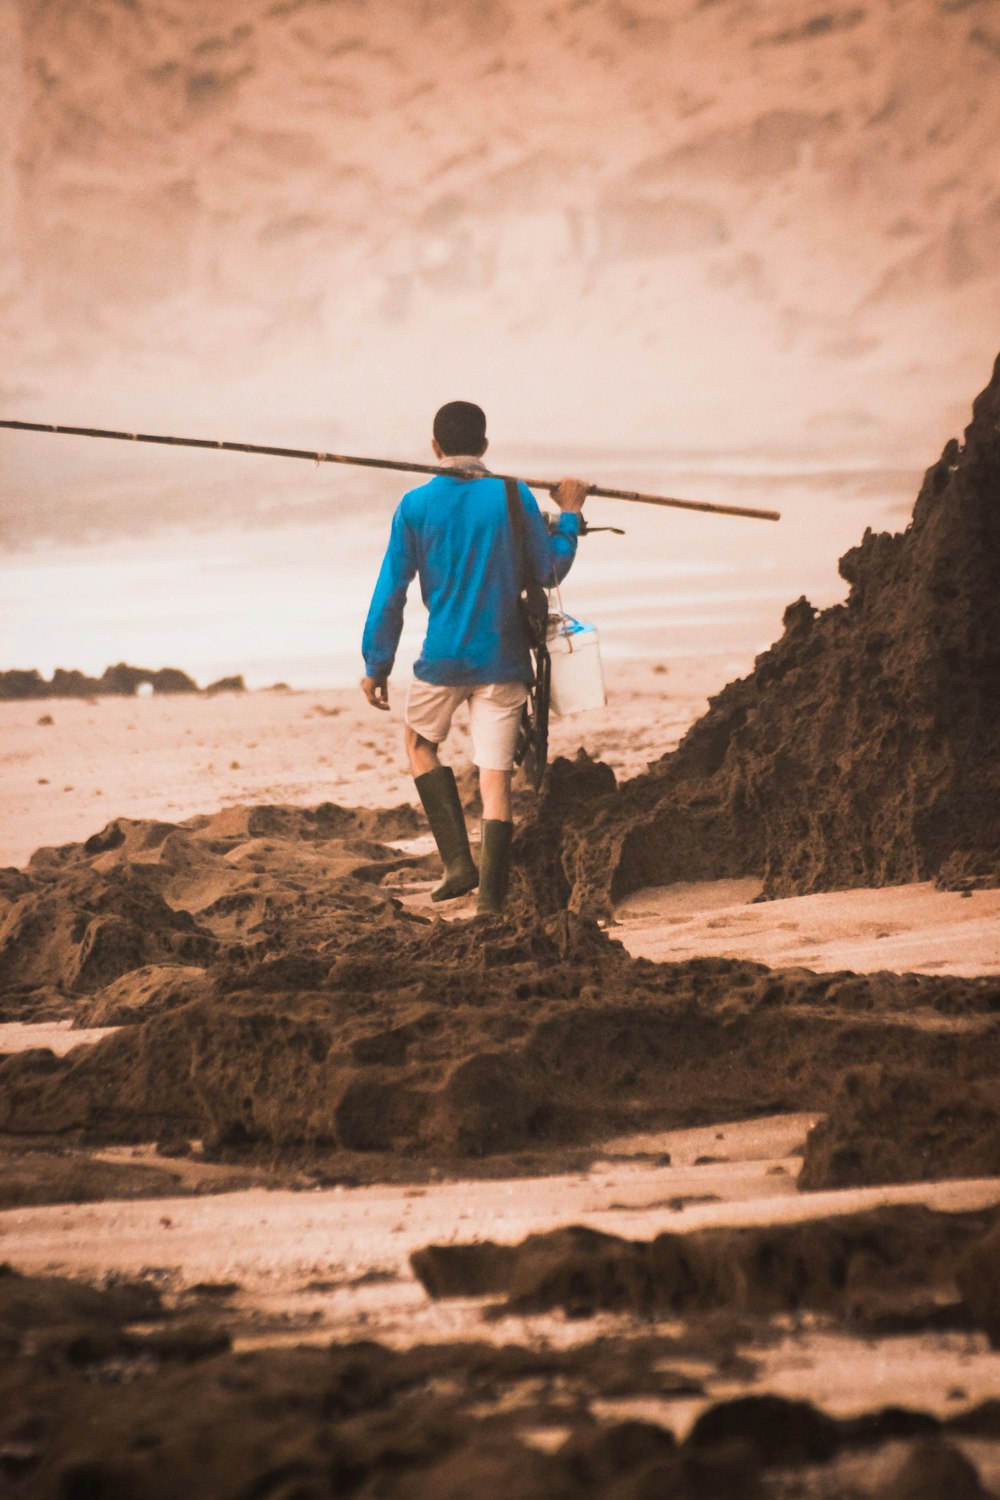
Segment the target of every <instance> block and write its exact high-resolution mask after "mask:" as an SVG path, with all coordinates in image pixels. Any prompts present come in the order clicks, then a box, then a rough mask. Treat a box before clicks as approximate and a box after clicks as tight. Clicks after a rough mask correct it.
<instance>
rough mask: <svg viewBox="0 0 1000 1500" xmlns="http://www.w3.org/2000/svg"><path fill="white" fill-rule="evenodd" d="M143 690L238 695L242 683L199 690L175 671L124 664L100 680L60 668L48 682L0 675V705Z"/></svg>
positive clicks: (24, 674) (33, 675) (235, 680)
mask: <svg viewBox="0 0 1000 1500" xmlns="http://www.w3.org/2000/svg"><path fill="white" fill-rule="evenodd" d="M143 687H149V688H151V689H152V691H153V692H154V693H198V692H201V691H204V692H206V693H213V694H214V693H223V692H226V693H242V692H245V690H246V683H245V682H244V681H243V678H242V677H222V678H220V679H219V681H218V682H213V683H211V684H210V685H209V686H208V687H207V688H205V689H204V690H202V689H201V688H199V686H198V684H197V683H196V682H195V681H194V679H193V678H191V677H189V676H188V674H187V673H186V672H182V671H181V670H180V668H179V667H160V668H159V669H158V670H156V671H153V670H151V669H150V668H149V667H130V666H129V665H128V664H127V663H126V662H119V663H118V665H117V666H114V667H107V668H106V669H105V671H104V672H103V673H102V675H101V676H100V677H88V676H87V674H86V673H85V672H78V671H76V670H75V669H74V670H73V671H69V672H68V671H66V670H65V668H63V667H56V669H55V671H54V672H53V673H52V677H51V679H49V680H48V681H46V679H45V678H44V677H43V676H42V675H41V673H40V672H38V671H37V670H36V669H35V668H32V669H31V670H30V671H24V670H20V669H17V670H14V671H10V672H0V702H10V701H13V700H15V699H19V698H102V697H109V696H111V697H119V698H123V697H124V698H132V697H134V696H135V694H136V693H137V692H138V691H139V689H140V688H143Z"/></svg>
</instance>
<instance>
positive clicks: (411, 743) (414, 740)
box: [403, 724, 438, 754]
mask: <svg viewBox="0 0 1000 1500" xmlns="http://www.w3.org/2000/svg"><path fill="white" fill-rule="evenodd" d="M403 738H404V743H405V745H406V748H407V750H408V751H411V752H412V751H414V750H430V751H432V752H433V753H435V754H436V752H437V747H438V742H437V741H436V740H428V739H425V738H424V736H423V735H422V734H418V733H417V731H416V730H415V729H411V728H410V726H409V724H407V725H405V727H404V729H403Z"/></svg>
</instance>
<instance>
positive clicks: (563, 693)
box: [546, 615, 607, 718]
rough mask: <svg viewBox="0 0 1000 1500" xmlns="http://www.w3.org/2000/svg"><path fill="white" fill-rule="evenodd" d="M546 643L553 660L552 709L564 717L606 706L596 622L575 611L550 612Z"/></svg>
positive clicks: (550, 705)
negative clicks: (577, 615) (576, 615)
mask: <svg viewBox="0 0 1000 1500" xmlns="http://www.w3.org/2000/svg"><path fill="white" fill-rule="evenodd" d="M546 644H547V645H548V648H549V657H550V659H551V662H552V684H551V697H550V702H549V707H550V710H551V712H552V713H554V714H556V715H558V716H559V717H560V718H561V717H563V716H564V715H566V714H578V713H582V711H583V710H584V709H585V708H603V707H604V705H605V703H606V702H607V699H606V698H605V696H604V673H603V671H602V670H601V648H600V646H599V644H598V640H597V628H596V626H594V625H585V624H584V623H583V621H582V620H574V619H573V616H572V615H550V616H549V629H548V634H547V636H546Z"/></svg>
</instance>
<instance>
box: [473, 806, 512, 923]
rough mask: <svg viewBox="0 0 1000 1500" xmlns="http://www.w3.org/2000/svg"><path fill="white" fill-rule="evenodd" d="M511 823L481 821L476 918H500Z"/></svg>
mask: <svg viewBox="0 0 1000 1500" xmlns="http://www.w3.org/2000/svg"><path fill="white" fill-rule="evenodd" d="M513 836H514V825H513V823H502V822H500V820H499V819H498V818H484V819H483V832H482V840H483V841H482V846H481V848H480V851H479V865H480V869H479V903H478V905H477V907H476V911H477V913H478V915H479V916H481V917H484V916H499V915H500V913H501V912H502V911H503V904H504V902H505V901H506V899H507V882H508V880H509V879H510V845H511V839H512V838H513Z"/></svg>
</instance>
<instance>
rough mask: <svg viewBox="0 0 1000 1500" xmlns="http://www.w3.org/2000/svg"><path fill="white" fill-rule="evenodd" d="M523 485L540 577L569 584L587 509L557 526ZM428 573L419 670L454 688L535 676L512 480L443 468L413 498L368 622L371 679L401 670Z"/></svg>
mask: <svg viewBox="0 0 1000 1500" xmlns="http://www.w3.org/2000/svg"><path fill="white" fill-rule="evenodd" d="M520 493H521V499H522V501H523V502H524V510H525V519H526V522H527V527H526V530H527V537H528V551H529V555H530V559H531V565H532V567H533V569H534V572H535V576H536V577H537V579H538V581H539V582H540V583H542V584H545V585H551V584H553V583H558V582H561V581H562V579H563V578H565V576H566V574H567V573H568V572H569V569H570V566H571V564H572V562H573V558H574V557H575V556H576V542H577V536H578V535H579V531H580V520H579V517H578V516H576V515H574V514H572V513H570V512H563V513H562V514H561V515H560V517H559V523H558V527H557V529H556V530H555V531H554V532H550V531H549V529H548V527H547V526H546V524H545V521H544V520H543V518H542V514H541V511H540V510H539V509H538V504H537V502H536V500H535V497H534V496H533V495H532V493H531V491H530V490H529V489H528V488H527V486H526V485H523V484H522V485H521V486H520ZM418 574H419V577H420V592H421V595H422V597H423V601H424V604H425V605H426V606H427V609H428V612H429V614H430V619H429V621H428V624H427V634H426V636H425V638H424V644H423V649H422V651H421V653H420V656H419V657H418V659H417V661H416V662H415V663H414V668H413V671H414V675H415V676H417V677H419V678H421V679H422V680H423V681H424V682H430V683H434V684H436V685H441V686H449V687H451V686H456V687H457V686H459V685H466V684H472V683H480V682H530V681H531V680H532V669H531V657H530V655H529V652H528V643H527V641H526V639H525V635H524V630H523V627H522V625H521V619H520V613H519V610H518V569H517V566H516V561H515V545H514V537H513V534H512V532H511V529H510V523H509V520H508V515H507V497H506V493H505V490H504V483H503V480H502V479H497V478H495V477H494V476H492V475H488V476H484V477H482V478H475V479H463V478H460V477H458V476H456V477H455V478H452V477H451V475H443V474H441V475H435V477H434V478H433V479H432V480H431V481H430V483H429V484H424V485H421V486H420V488H419V489H415V490H410V492H409V494H406V495H404V496H403V498H402V500H401V501H400V503H399V506H398V507H397V509H396V514H395V515H394V516H393V520H392V531H391V533H390V537H389V546H388V548H387V550H386V554H385V558H384V560H383V563H382V570H381V572H380V573H379V576H378V582H377V583H376V585H375V593H374V595H373V597H372V602H371V607H370V608H369V611H368V619H367V621H366V623H365V632H364V639H363V642H362V653H363V655H364V660H365V671H366V673H367V675H368V676H369V677H376V678H384V677H388V675H389V673H390V672H391V671H392V666H393V662H394V661H395V659H396V648H397V647H398V645H399V636H400V632H401V630H402V628H403V606H404V604H405V603H406V591H407V588H408V587H409V585H410V582H411V581H412V579H413V578H414V577H415V576H416V575H418Z"/></svg>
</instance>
